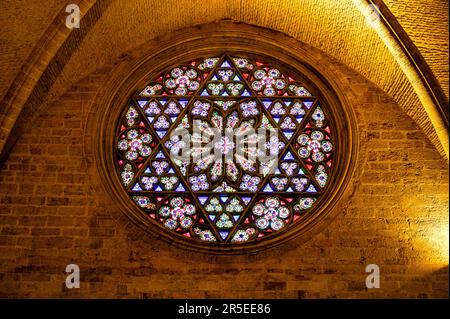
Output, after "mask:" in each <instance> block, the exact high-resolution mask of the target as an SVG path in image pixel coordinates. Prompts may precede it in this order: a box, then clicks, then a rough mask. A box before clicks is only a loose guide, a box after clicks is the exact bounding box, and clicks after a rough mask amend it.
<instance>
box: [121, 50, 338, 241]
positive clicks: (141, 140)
mask: <svg viewBox="0 0 450 319" xmlns="http://www.w3.org/2000/svg"><path fill="white" fill-rule="evenodd" d="M327 112H328V109H327V108H326V106H325V105H323V103H322V101H321V100H320V99H319V98H318V97H317V94H314V93H313V92H312V91H310V89H309V88H308V85H307V84H305V83H303V82H302V81H301V80H300V79H298V78H297V77H296V76H295V75H294V74H292V73H290V72H288V71H286V69H284V68H281V67H279V66H277V65H272V64H269V63H267V62H265V61H263V59H260V58H255V57H251V56H236V55H233V54H221V55H217V56H211V57H207V58H199V59H195V60H192V61H188V62H187V63H184V64H180V65H179V66H176V67H172V68H169V69H167V70H166V71H164V72H162V73H161V74H159V75H158V76H156V77H154V78H153V79H152V81H150V82H149V83H147V85H146V86H145V87H143V88H141V90H140V91H139V92H137V93H136V94H135V95H134V96H132V97H131V98H130V101H129V103H128V104H127V105H126V107H125V108H124V111H123V114H122V117H121V118H120V121H119V123H118V126H117V135H116V140H115V150H116V154H115V158H116V164H117V165H116V168H117V173H118V177H119V179H120V181H121V183H122V185H123V187H124V188H125V190H126V192H127V193H128V195H129V196H130V199H131V200H132V201H133V202H134V203H135V204H136V205H137V206H138V207H139V208H140V209H141V210H142V211H143V213H144V214H145V215H147V216H148V218H150V219H152V220H154V221H155V222H156V223H159V224H160V225H161V227H162V228H164V229H166V230H167V231H169V232H170V233H172V234H174V235H175V236H181V237H183V238H185V239H186V240H194V241H197V242H199V243H204V244H205V245H215V246H221V245H222V246H223V245H225V246H226V245H242V244H243V243H252V242H256V241H259V240H263V239H265V238H270V237H273V236H276V235H277V234H279V233H281V232H284V231H286V230H288V229H289V228H290V226H292V225H293V224H295V223H297V222H301V220H302V219H301V217H302V216H303V215H305V214H314V205H315V204H316V202H317V200H318V199H319V198H320V197H321V196H322V194H323V193H324V191H325V190H326V188H327V185H328V183H329V180H330V176H331V174H332V173H333V156H334V152H335V148H336V145H335V143H334V141H333V127H332V124H331V123H330V121H329V117H328V115H327ZM195 123H197V124H196V125H198V126H199V127H200V129H201V130H200V132H201V134H199V132H198V131H195V130H194V127H195V125H194V124H195ZM181 129H184V132H188V133H185V134H183V135H180V134H177V132H178V130H181ZM258 129H277V134H276V135H274V136H271V137H270V139H268V140H264V141H263V145H264V150H263V152H265V153H266V154H270V155H273V156H275V159H276V160H266V161H258V160H256V159H255V158H254V157H252V156H249V155H251V154H257V152H258V151H257V149H256V145H257V144H258V143H260V142H261V137H260V136H258V134H255V133H251V134H247V133H248V132H250V131H252V132H257V130H258ZM217 132H219V134H220V137H219V138H218V139H216V140H214V143H210V137H211V138H212V136H213V135H214V134H216V135H217ZM230 133H233V134H234V136H236V137H240V136H242V137H243V140H244V141H243V143H237V142H236V140H235V139H234V138H233V135H232V134H230ZM185 149H188V150H189V151H188V155H189V158H190V159H191V160H186V158H180V157H177V156H176V155H177V154H179V153H180V152H182V151H183V150H185ZM213 151H215V152H216V153H218V154H220V158H215V157H214V156H202V157H198V156H199V155H201V154H210V153H212V152H213ZM257 155H258V154H257ZM197 157H198V158H199V159H198V160H197Z"/></svg>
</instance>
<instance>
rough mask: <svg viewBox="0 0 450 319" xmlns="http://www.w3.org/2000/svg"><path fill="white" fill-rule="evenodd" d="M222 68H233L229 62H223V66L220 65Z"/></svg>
mask: <svg viewBox="0 0 450 319" xmlns="http://www.w3.org/2000/svg"><path fill="white" fill-rule="evenodd" d="M220 67H221V68H231V64H230V62H228V61H227V60H225V61H223V62H222V64H221V65H220Z"/></svg>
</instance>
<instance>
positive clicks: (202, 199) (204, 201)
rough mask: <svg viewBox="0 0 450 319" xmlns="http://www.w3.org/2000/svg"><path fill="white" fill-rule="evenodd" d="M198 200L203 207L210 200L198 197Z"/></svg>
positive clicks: (205, 197) (206, 197)
mask: <svg viewBox="0 0 450 319" xmlns="http://www.w3.org/2000/svg"><path fill="white" fill-rule="evenodd" d="M198 200H199V201H200V203H201V204H202V205H204V204H205V203H206V201H207V200H208V196H198Z"/></svg>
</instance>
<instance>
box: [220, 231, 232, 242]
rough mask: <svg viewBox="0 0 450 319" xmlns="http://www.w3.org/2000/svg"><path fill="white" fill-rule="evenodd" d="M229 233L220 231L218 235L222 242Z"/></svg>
mask: <svg viewBox="0 0 450 319" xmlns="http://www.w3.org/2000/svg"><path fill="white" fill-rule="evenodd" d="M229 233H230V232H227V231H220V232H219V235H220V237H222V239H223V240H225V239H227V237H228V234H229Z"/></svg>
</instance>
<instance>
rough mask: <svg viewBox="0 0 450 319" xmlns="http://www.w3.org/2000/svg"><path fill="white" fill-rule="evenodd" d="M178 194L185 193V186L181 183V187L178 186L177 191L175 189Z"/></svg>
mask: <svg viewBox="0 0 450 319" xmlns="http://www.w3.org/2000/svg"><path fill="white" fill-rule="evenodd" d="M175 191H176V192H185V191H186V189H185V188H184V186H183V185H182V184H181V183H180V185H178V187H177V189H175Z"/></svg>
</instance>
